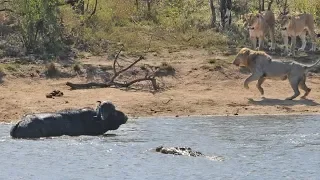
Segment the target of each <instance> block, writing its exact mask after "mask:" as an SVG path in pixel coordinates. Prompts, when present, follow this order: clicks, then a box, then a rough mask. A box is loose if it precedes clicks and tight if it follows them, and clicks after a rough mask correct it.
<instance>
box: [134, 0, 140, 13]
mask: <svg viewBox="0 0 320 180" xmlns="http://www.w3.org/2000/svg"><path fill="white" fill-rule="evenodd" d="M135 4H136V8H137V11H139V0H136V3H135Z"/></svg>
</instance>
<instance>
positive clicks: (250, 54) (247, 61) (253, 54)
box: [232, 48, 271, 67]
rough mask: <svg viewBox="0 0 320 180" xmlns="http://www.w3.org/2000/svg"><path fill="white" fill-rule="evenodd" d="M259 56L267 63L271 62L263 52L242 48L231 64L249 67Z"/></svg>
mask: <svg viewBox="0 0 320 180" xmlns="http://www.w3.org/2000/svg"><path fill="white" fill-rule="evenodd" d="M258 56H260V57H263V59H265V60H267V61H271V57H270V56H269V55H268V54H266V53H265V52H263V51H254V50H251V49H249V48H242V49H241V50H240V51H239V52H238V54H237V55H236V57H235V59H234V61H233V62H232V64H234V65H236V66H243V67H249V66H250V65H251V64H253V63H255V60H256V58H257V57H258Z"/></svg>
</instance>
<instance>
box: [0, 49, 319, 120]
mask: <svg viewBox="0 0 320 180" xmlns="http://www.w3.org/2000/svg"><path fill="white" fill-rule="evenodd" d="M105 59H106V57H88V58H85V59H82V60H81V63H82V64H91V65H97V64H108V62H107V61H105ZM232 59H233V56H232V55H223V54H209V53H208V52H207V51H205V50H198V49H197V50H196V49H188V50H183V51H179V52H171V53H169V52H165V51H164V52H161V53H150V54H149V55H148V56H147V57H146V60H145V61H144V63H149V64H159V63H162V62H167V63H168V64H170V65H171V66H172V67H174V68H175V70H176V71H175V75H170V76H166V77H163V78H162V80H161V82H162V86H163V87H164V88H165V89H164V90H163V91H161V92H158V93H151V92H148V91H141V90H121V89H115V88H102V89H85V90H72V91H70V90H69V87H67V86H66V85H65V83H66V82H67V81H71V82H85V81H86V79H84V78H83V77H80V76H74V77H66V78H59V79H47V78H44V77H37V76H36V77H29V76H27V77H16V76H10V75H8V76H6V77H5V79H4V82H2V83H1V85H0V92H1V94H0V121H2V122H14V121H17V120H18V119H19V118H20V117H21V116H22V115H23V114H25V113H31V112H51V111H56V110H60V109H65V108H78V107H85V106H90V107H95V105H96V103H95V102H96V101H97V100H110V101H112V102H113V103H114V104H115V105H116V106H117V108H118V109H121V110H123V111H124V112H125V113H127V114H128V115H129V116H131V117H141V116H167V115H169V116H176V115H179V116H181V115H184V116H187V115H237V114H238V115H242V114H314V113H318V112H319V106H318V105H319V104H318V102H320V89H319V86H320V85H319V84H320V76H319V75H318V74H313V73H311V75H310V76H309V77H308V79H307V85H308V86H310V88H312V91H311V93H310V95H309V97H308V98H309V100H300V99H299V98H297V99H296V100H293V101H285V100H283V99H285V98H286V97H288V96H290V95H292V93H293V92H292V90H291V88H290V85H289V83H288V82H287V81H272V80H267V81H266V82H265V83H264V85H263V87H264V88H265V98H262V97H261V96H260V94H259V92H258V90H257V89H256V88H255V84H250V89H249V90H246V89H244V88H243V81H244V79H245V77H247V76H248V75H247V74H243V73H240V71H239V69H238V68H237V67H234V66H232V65H231V64H230V62H231V60H232ZM54 89H59V90H60V91H62V92H63V93H64V95H63V96H62V97H55V98H54V99H53V98H46V94H47V93H49V92H51V91H52V90H54Z"/></svg>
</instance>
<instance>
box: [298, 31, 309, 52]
mask: <svg viewBox="0 0 320 180" xmlns="http://www.w3.org/2000/svg"><path fill="white" fill-rule="evenodd" d="M306 33H307V32H306V31H303V32H302V34H300V35H299V37H300V39H301V42H302V45H301V47H300V48H299V49H298V51H304V49H305V48H306V45H307V41H306Z"/></svg>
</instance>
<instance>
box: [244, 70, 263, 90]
mask: <svg viewBox="0 0 320 180" xmlns="http://www.w3.org/2000/svg"><path fill="white" fill-rule="evenodd" d="M261 77H263V74H262V73H253V74H251V76H249V77H248V78H247V79H246V80H245V81H244V88H246V89H249V83H250V82H252V81H257V80H259V79H260V78H261Z"/></svg>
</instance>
